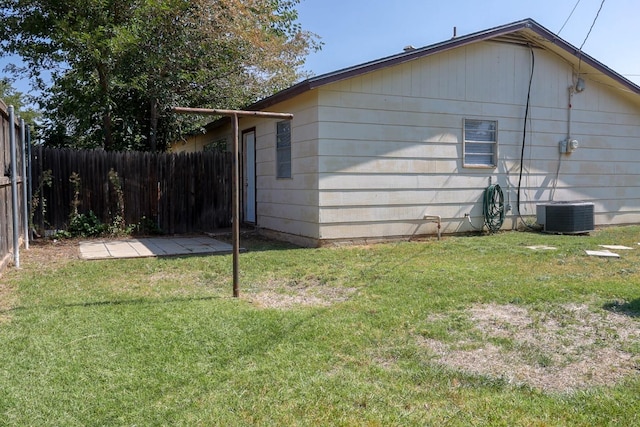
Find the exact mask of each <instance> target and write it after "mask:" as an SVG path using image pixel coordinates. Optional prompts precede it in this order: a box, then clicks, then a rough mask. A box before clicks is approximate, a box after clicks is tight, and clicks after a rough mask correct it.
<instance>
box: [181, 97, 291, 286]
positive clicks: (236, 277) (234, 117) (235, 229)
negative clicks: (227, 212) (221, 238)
mask: <svg viewBox="0 0 640 427" xmlns="http://www.w3.org/2000/svg"><path fill="white" fill-rule="evenodd" d="M173 111H174V112H175V113H178V114H199V115H204V116H227V117H230V118H231V131H232V133H233V135H232V138H233V162H232V163H233V172H232V174H233V176H232V179H231V180H232V181H233V182H232V183H231V185H232V194H231V198H232V202H231V204H232V206H231V211H232V212H231V214H232V215H231V216H232V220H231V221H232V224H231V230H232V231H231V234H232V239H233V296H234V297H235V298H237V297H239V296H240V267H239V260H240V143H239V141H238V132H239V129H238V128H239V126H238V118H239V117H264V118H271V119H288V120H291V119H293V114H291V113H270V112H267V111H244V110H219V109H209V108H188V107H174V108H173Z"/></svg>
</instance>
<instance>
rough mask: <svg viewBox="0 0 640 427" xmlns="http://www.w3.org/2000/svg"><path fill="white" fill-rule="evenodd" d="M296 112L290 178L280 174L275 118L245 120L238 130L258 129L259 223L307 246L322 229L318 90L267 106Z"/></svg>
mask: <svg viewBox="0 0 640 427" xmlns="http://www.w3.org/2000/svg"><path fill="white" fill-rule="evenodd" d="M269 110H270V111H274V112H286V113H293V121H292V123H291V178H285V179H278V178H276V124H277V121H276V120H264V119H243V120H242V121H241V123H240V129H241V130H243V129H249V128H252V127H255V129H256V175H257V177H256V178H257V226H258V228H260V229H262V230H266V231H267V232H268V231H273V232H277V233H279V234H280V237H282V238H285V239H287V240H290V241H293V242H294V243H299V244H303V245H314V244H315V242H316V241H317V240H318V239H319V234H318V229H319V228H318V221H319V214H318V160H317V159H318V157H317V154H318V152H317V141H318V107H317V92H316V91H310V92H306V93H304V94H302V95H300V96H298V97H296V98H295V99H294V100H290V101H286V102H283V103H280V104H276V105H274V106H272V107H270V108H269Z"/></svg>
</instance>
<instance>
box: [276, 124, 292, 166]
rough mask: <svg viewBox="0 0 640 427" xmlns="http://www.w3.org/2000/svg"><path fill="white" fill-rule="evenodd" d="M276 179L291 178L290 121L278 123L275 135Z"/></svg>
mask: <svg viewBox="0 0 640 427" xmlns="http://www.w3.org/2000/svg"><path fill="white" fill-rule="evenodd" d="M276 177H277V178H291V121H290V120H285V121H282V122H278V129H277V133H276Z"/></svg>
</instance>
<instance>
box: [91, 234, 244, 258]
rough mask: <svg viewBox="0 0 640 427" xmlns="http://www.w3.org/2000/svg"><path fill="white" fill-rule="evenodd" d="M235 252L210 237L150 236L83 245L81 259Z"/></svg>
mask: <svg viewBox="0 0 640 427" xmlns="http://www.w3.org/2000/svg"><path fill="white" fill-rule="evenodd" d="M232 251H233V247H232V246H231V245H230V244H228V243H223V242H221V241H219V240H216V239H213V238H211V237H207V236H198V237H174V238H173V237H147V238H140V239H122V240H90V241H84V242H80V258H82V259H87V260H93V259H115V258H143V257H159V256H180V255H197V254H225V253H231V252H232Z"/></svg>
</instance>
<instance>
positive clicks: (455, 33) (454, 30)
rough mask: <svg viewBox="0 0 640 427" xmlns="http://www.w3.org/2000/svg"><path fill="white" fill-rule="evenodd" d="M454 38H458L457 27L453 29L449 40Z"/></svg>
mask: <svg viewBox="0 0 640 427" xmlns="http://www.w3.org/2000/svg"><path fill="white" fill-rule="evenodd" d="M456 37H458V27H453V37H451V38H452V39H455V38H456Z"/></svg>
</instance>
